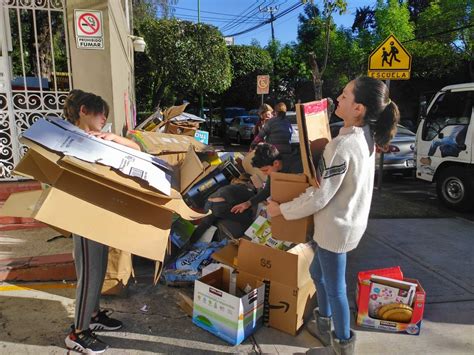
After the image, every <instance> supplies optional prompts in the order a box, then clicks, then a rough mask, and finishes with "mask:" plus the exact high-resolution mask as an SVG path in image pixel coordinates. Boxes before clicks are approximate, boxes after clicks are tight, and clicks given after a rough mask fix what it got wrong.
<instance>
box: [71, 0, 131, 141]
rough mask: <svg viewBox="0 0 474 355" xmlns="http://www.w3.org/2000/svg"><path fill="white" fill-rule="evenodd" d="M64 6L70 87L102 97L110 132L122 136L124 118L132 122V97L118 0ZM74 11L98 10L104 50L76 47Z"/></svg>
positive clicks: (82, 0) (79, 0) (128, 45)
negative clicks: (110, 126)
mask: <svg viewBox="0 0 474 355" xmlns="http://www.w3.org/2000/svg"><path fill="white" fill-rule="evenodd" d="M66 7H67V17H68V35H69V47H70V54H71V71H72V83H73V84H72V85H73V88H75V89H81V90H84V91H90V92H93V93H95V94H97V95H100V96H102V97H103V98H104V99H105V100H106V101H107V102H108V103H109V105H110V108H111V109H110V115H109V119H108V121H107V122H111V123H112V131H113V132H115V133H117V134H122V133H123V132H124V131H126V128H127V124H126V119H127V117H129V120H130V121H131V119H132V118H131V112H132V107H133V104H132V103H133V102H134V98H135V97H134V88H133V44H132V41H131V40H130V39H129V37H128V33H129V29H128V25H127V21H126V17H125V13H124V10H123V7H122V1H117V0H67V1H66ZM74 9H82V10H100V11H102V21H103V27H102V28H103V35H104V49H78V48H77V45H76V33H75V23H74ZM126 108H128V109H127V110H126ZM126 111H128V112H126ZM130 128H132V127H130Z"/></svg>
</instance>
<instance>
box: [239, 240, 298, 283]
mask: <svg viewBox="0 0 474 355" xmlns="http://www.w3.org/2000/svg"><path fill="white" fill-rule="evenodd" d="M237 260H238V269H239V270H242V271H245V272H248V273H251V274H253V275H257V276H259V277H262V278H263V279H267V280H272V281H276V282H280V283H282V284H285V285H289V286H297V285H298V279H297V275H298V255H295V254H291V253H287V252H284V251H281V250H277V249H273V248H270V247H267V246H264V245H260V244H256V243H252V242H250V241H247V240H245V239H240V242H239V250H238V256H237Z"/></svg>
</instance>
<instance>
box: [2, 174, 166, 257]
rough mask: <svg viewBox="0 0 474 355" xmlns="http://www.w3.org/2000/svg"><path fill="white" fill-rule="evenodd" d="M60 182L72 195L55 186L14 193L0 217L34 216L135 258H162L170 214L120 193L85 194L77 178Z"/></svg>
mask: <svg viewBox="0 0 474 355" xmlns="http://www.w3.org/2000/svg"><path fill="white" fill-rule="evenodd" d="M82 183H83V181H82ZM62 184H68V185H71V189H68V190H70V191H73V192H75V193H77V195H76V196H74V195H72V194H69V193H66V192H64V191H61V190H60V189H59V188H55V187H51V188H49V189H47V190H44V191H31V192H30V191H27V192H20V193H16V194H13V195H11V196H10V197H9V199H8V200H7V201H6V202H5V205H4V206H3V208H2V209H1V213H2V215H8V216H11V215H18V216H25V217H30V218H34V219H36V220H38V221H41V222H43V223H46V224H48V225H51V226H53V227H56V228H60V229H62V230H67V231H70V232H72V233H75V234H78V235H81V236H84V237H86V238H88V239H92V240H94V241H96V242H99V243H103V244H106V245H110V246H112V247H114V248H117V249H120V250H126V251H129V252H131V253H133V254H135V255H139V256H143V257H145V258H149V259H152V260H156V261H163V260H164V255H165V252H166V247H167V241H168V235H169V231H170V228H171V219H172V212H170V211H166V210H163V209H159V208H156V209H152V208H149V205H147V204H146V203H145V202H143V201H140V200H137V199H134V198H133V197H130V196H127V195H125V194H118V193H117V194H114V195H113V197H112V198H110V197H111V196H110V193H109V191H107V190H106V189H105V188H103V189H95V190H94V193H90V192H86V191H85V190H83V186H81V180H80V178H79V177H78V178H77V180H74V179H67V180H66V181H61V182H60V184H59V185H60V186H61V185H62ZM61 187H62V186H61ZM38 192H40V193H41V194H39V193H38ZM22 207H23V210H21V209H22ZM104 221H107V223H104Z"/></svg>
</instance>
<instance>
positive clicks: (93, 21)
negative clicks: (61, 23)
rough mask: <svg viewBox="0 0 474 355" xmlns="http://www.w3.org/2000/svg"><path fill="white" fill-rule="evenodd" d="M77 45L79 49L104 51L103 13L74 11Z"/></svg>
mask: <svg viewBox="0 0 474 355" xmlns="http://www.w3.org/2000/svg"><path fill="white" fill-rule="evenodd" d="M74 23H75V30H76V45H77V48H79V49H103V48H104V36H103V31H102V11H96V10H74Z"/></svg>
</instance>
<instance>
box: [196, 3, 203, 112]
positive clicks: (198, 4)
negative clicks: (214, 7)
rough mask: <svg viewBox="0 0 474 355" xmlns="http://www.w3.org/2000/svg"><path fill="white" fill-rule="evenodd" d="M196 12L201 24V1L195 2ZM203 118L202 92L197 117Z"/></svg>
mask: <svg viewBox="0 0 474 355" xmlns="http://www.w3.org/2000/svg"><path fill="white" fill-rule="evenodd" d="M197 6H198V8H197V10H198V24H200V23H201V0H197ZM203 116H204V98H203V96H202V92H201V94H200V95H199V117H201V118H203Z"/></svg>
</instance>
